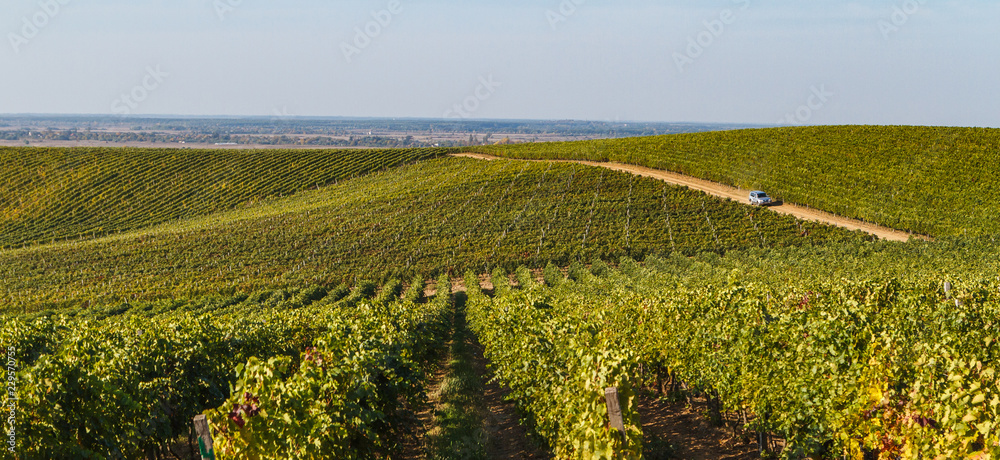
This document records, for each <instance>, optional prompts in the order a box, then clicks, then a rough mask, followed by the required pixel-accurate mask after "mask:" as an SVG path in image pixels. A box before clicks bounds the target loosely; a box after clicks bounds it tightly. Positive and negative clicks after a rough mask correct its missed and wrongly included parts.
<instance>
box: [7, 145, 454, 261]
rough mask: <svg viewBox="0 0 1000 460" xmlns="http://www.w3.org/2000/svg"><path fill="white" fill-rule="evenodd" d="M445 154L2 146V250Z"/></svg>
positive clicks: (221, 206)
mask: <svg viewBox="0 0 1000 460" xmlns="http://www.w3.org/2000/svg"><path fill="white" fill-rule="evenodd" d="M442 152H443V150H440V149H424V150H266V151H235V150H208V151H200V150H199V151H192V150H169V149H99V148H73V149H51V148H0V249H6V248H10V247H21V246H26V245H32V244H38V243H49V242H52V241H55V240H65V239H79V238H93V237H99V236H104V235H108V234H113V233H118V232H122V231H129V230H134V229H138V228H143V227H146V226H149V225H154V224H158V223H162V222H168V221H171V220H175V219H183V218H189V217H194V216H201V215H206V214H210V213H213V212H218V211H223V210H227V209H233V208H236V207H239V206H242V205H247V204H251V203H254V202H258V201H261V200H265V199H267V198H269V197H276V196H281V195H288V194H291V193H295V192H299V191H302V190H305V189H307V188H310V187H317V186H322V185H327V184H330V183H332V182H334V181H337V180H342V179H346V178H350V177H353V176H358V175H362V174H366V173H369V172H371V171H376V170H379V169H383V168H386V167H391V166H396V165H399V164H402V163H407V162H411V161H415V160H419V159H425V158H430V157H434V156H438V155H440V154H441V153H442Z"/></svg>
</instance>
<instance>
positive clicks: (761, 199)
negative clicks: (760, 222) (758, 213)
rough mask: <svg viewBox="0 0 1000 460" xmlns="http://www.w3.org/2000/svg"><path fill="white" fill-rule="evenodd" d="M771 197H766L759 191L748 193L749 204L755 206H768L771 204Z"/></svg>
mask: <svg viewBox="0 0 1000 460" xmlns="http://www.w3.org/2000/svg"><path fill="white" fill-rule="evenodd" d="M772 203H773V201H771V197H769V196H767V194H766V193H764V192H762V191H760V190H754V191H752V192H750V204H753V205H757V206H768V205H770V204H772Z"/></svg>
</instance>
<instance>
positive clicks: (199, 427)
mask: <svg viewBox="0 0 1000 460" xmlns="http://www.w3.org/2000/svg"><path fill="white" fill-rule="evenodd" d="M194 430H195V432H196V433H197V434H198V453H200V454H201V460H215V446H214V443H213V442H212V429H211V428H209V427H208V418H207V417H205V414H200V415H197V416H195V418H194Z"/></svg>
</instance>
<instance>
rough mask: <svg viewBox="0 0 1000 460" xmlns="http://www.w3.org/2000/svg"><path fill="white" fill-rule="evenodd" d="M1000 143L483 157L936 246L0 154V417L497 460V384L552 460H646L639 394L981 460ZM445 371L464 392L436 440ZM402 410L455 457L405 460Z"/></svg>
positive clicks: (652, 195)
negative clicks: (791, 212) (201, 423)
mask: <svg viewBox="0 0 1000 460" xmlns="http://www.w3.org/2000/svg"><path fill="white" fill-rule="evenodd" d="M996 133H997V131H996V130H977V129H958V128H896V127H821V128H787V129H786V128H783V129H768V130H750V131H733V132H724V133H706V134H696V135H677V136H666V137H655V138H637V139H619V140H606V141H592V142H583V143H564V144H530V145H517V146H491V147H483V148H481V149H477V150H478V151H481V152H485V153H492V154H497V155H503V156H510V157H518V158H579V159H589V160H601V161H607V160H612V161H622V162H629V163H635V164H640V165H645V166H650V167H657V168H663V169H669V170H673V171H678V172H682V173H685V174H690V175H693V176H697V177H702V178H707V179H711V180H716V181H720V182H725V183H729V184H733V185H737V186H741V187H745V188H762V189H765V190H767V191H769V192H771V193H772V194H773V195H777V196H778V197H779V198H783V199H785V200H787V201H790V202H795V203H800V204H806V205H809V206H813V207H817V208H820V209H823V210H826V211H830V212H835V213H838V214H842V215H845V216H852V217H858V218H863V219H865V220H869V221H874V222H878V223H881V224H883V225H887V226H889V227H893V228H897V229H901V230H909V231H916V232H921V233H926V234H929V235H933V236H934V237H935V238H934V240H933V241H923V240H917V239H911V241H909V242H907V243H899V242H888V241H879V240H877V239H875V238H873V237H872V236H871V235H868V234H864V233H861V232H851V231H847V230H844V229H841V228H838V227H832V226H827V225H823V224H819V223H814V222H805V221H801V220H797V219H795V218H793V217H790V216H787V215H784V214H779V213H776V212H773V211H772V210H769V209H767V208H757V207H752V206H747V205H745V204H743V203H738V202H734V201H731V200H725V199H719V198H715V197H711V196H708V195H706V194H704V193H701V192H696V191H693V190H690V189H687V188H684V187H677V186H673V185H669V184H666V183H664V182H660V181H657V180H654V179H648V178H640V177H638V176H633V175H629V174H625V173H619V172H613V171H610V170H606V169H604V168H597V167H590V166H584V165H579V164H573V163H552V162H534V161H519V160H517V159H502V160H497V161H481V160H473V159H466V158H454V157H442V155H443V154H445V153H448V152H449V151H445V150H441V149H436V150H408V151H389V150H385V151H333V150H330V151H318V150H317V151H295V152H293V151H259V152H232V151H210V152H190V151H169V150H141V149H123V150H114V149H65V150H63V149H27V148H26V149H0V163H2V164H3V165H4V168H3V169H0V184H4V185H3V188H0V210H2V211H3V213H2V216H3V217H2V220H0V228H2V229H3V233H2V239H0V321H2V323H3V327H2V328H0V346H2V347H3V348H4V349H6V350H13V351H9V352H8V353H15V354H16V356H17V358H16V359H17V361H18V364H17V370H16V378H17V379H16V382H17V388H16V395H17V399H14V398H13V395H12V394H11V393H10V392H9V391H8V392H7V393H5V394H4V396H3V397H2V398H0V404H2V405H3V407H5V408H6V407H11V405H13V406H14V407H15V413H16V414H17V418H16V429H17V430H16V431H17V432H18V433H19V435H18V436H20V437H19V438H18V439H21V440H24V442H23V443H22V444H21V446H22V447H21V449H22V450H21V451H20V452H19V453H18V458H32V459H34V458H142V457H146V458H175V457H176V456H178V455H177V453H178V452H181V451H184V450H185V449H187V450H190V449H191V448H192V447H191V446H192V441H191V439H190V438H189V433H190V428H191V420H192V418H193V417H194V416H195V415H198V414H206V415H207V416H208V417H209V422H210V425H211V427H212V430H213V432H214V436H215V442H216V446H217V454H218V458H359V459H361V458H364V459H368V458H377V459H390V458H414V455H415V456H416V458H486V457H485V456H486V454H487V452H486V451H485V446H486V445H487V443H486V441H485V440H484V437H488V436H489V433H488V431H489V430H486V429H485V428H484V427H485V423H486V422H485V421H484V420H482V419H483V418H484V417H485V415H484V411H483V407H481V406H476V407H469V408H460V407H457V406H455V404H458V403H457V401H462V403H461V404H474V403H478V404H481V403H482V399H483V395H482V394H476V392H483V391H484V390H483V384H482V382H485V381H488V380H489V379H490V377H495V379H496V380H495V381H496V382H498V383H499V384H501V385H503V386H504V387H506V388H507V389H508V390H509V397H508V398H509V399H510V400H511V401H512V402H513V404H514V405H516V406H517V409H518V410H517V411H515V412H516V413H517V414H518V416H520V417H521V420H520V423H521V424H522V425H523V426H525V427H526V429H527V430H528V431H529V432H530V433H531V434H532V439H538V440H541V441H540V442H541V443H542V445H541V446H540V448H541V449H542V450H547V451H548V452H550V453H551V454H552V455H553V456H554V457H555V458H560V459H561V458H609V459H610V458H627V459H637V458H640V456H642V455H647V456H651V455H653V454H657V452H651V451H649V449H651V448H652V447H651V446H652V445H654V444H653V443H648V442H647V441H648V439H646V437H645V434H644V432H643V430H644V428H643V427H644V424H646V423H647V422H649V420H645V419H643V414H642V413H641V412H639V410H638V403H637V399H636V398H637V397H638V395H640V394H646V395H647V396H645V397H662V398H665V399H675V400H678V399H679V400H685V399H688V398H697V399H699V400H704V401H707V403H706V404H707V406H705V407H707V408H708V409H707V410H706V411H705V413H704V416H705V417H707V420H709V421H710V423H718V424H721V423H728V424H729V425H728V426H726V430H727V432H731V433H732V434H733V436H734V437H745V438H748V439H750V438H753V439H758V440H764V439H780V440H781V442H779V443H770V442H767V443H766V444H767V445H764V446H761V447H762V449H763V450H764V451H765V452H764V454H765V455H770V456H772V457H780V458H786V459H796V460H798V459H802V458H807V457H808V458H813V459H826V458H829V459H837V458H851V459H863V458H866V457H865V456H866V455H867V456H868V457H867V458H872V457H871V456H872V455H873V454H879V453H881V454H882V458H904V459H918V458H977V459H979V460H985V459H988V458H1000V457H998V456H1000V426H997V423H996V421H997V420H1000V379H998V377H997V375H996V372H997V371H998V370H1000V345H998V342H997V341H998V339H1000V334H998V333H997V330H998V326H1000V278H998V273H1000V257H998V255H1000V242H998V241H997V240H996V236H998V233H1000V232H998V231H997V230H998V228H997V227H996V226H997V225H998V224H997V222H998V220H997V217H998V214H1000V187H997V185H998V184H997V183H996V177H998V175H997V172H998V171H997V168H998V167H997V165H996V163H995V160H996V158H1000V155H998V152H997V148H998V147H997V146H998V145H1000V144H998V143H997V142H996V140H997V136H996ZM637 261H639V262H637ZM481 281H482V282H483V283H482V284H481ZM453 284H454V287H455V295H452V289H451V288H452V285H453ZM425 288H430V289H431V290H432V291H433V293H425ZM466 300H467V301H466ZM466 321H468V323H467V324H466ZM480 345H481V348H480ZM449 350H450V351H449ZM451 353H453V354H451ZM456 356H457V357H456ZM477 356H478V358H477ZM446 357H448V359H449V360H451V361H450V362H449V363H448V364H447V365H445V366H442V363H443V362H445V361H442V360H444V359H445V358H446ZM475 359H482V360H488V364H489V368H490V370H491V373H492V374H490V375H486V374H484V375H481V376H477V375H475V373H476V372H477V371H476V369H477V368H476V367H475V366H474V365H473V361H474V360H475ZM452 373H461V376H458V375H452ZM436 374H448V375H445V376H444V377H443V381H444V382H453V383H448V384H447V385H456V386H455V387H453V388H444V389H442V390H441V391H440V394H442V395H444V396H443V397H444V398H446V399H447V401H444V402H443V403H442V404H444V405H443V406H442V407H447V408H446V409H441V410H440V411H437V412H435V411H434V410H432V409H427V408H426V405H428V404H430V403H429V398H430V396H429V389H430V388H431V386H432V385H434V382H435V379H436V378H437V377H435V375H436ZM477 377H481V378H477ZM609 386H615V387H617V388H618V389H619V393H620V395H621V396H622V399H621V406H622V409H623V413H624V423H625V437H624V438H623V437H622V435H621V433H618V432H617V431H615V430H612V429H610V428H609V422H608V413H607V409H606V406H605V400H604V397H605V396H604V390H605V388H606V387H609ZM650 391H653V392H654V393H655V394H654V396H648V395H649V394H650ZM421 410H426V411H427V412H428V413H429V414H430V415H429V417H431V418H432V419H434V420H432V421H433V423H432V424H433V425H436V426H438V427H440V429H441V430H442V431H441V432H440V433H438V435H436V437H432V441H429V442H430V444H428V445H427V446H424V447H425V448H426V450H425V451H423V453H422V454H414V453H413V452H412V450H413V449H414V447H413V446H412V444H413V442H411V441H413V439H414V432H415V431H420V430H421V429H422V428H421V427H420V426H415V425H414V424H415V423H417V422H415V421H414V420H416V418H417V415H416V414H417V413H418V412H420V411H421ZM734 420H736V421H738V422H733V421H734ZM626 440H627V442H625V441H626ZM782 446H783V447H782ZM417 448H418V449H419V448H420V447H419V446H418V447H417ZM404 451H405V452H407V453H406V454H405V456H404V455H403V452H404ZM985 454H989V455H990V456H985ZM5 455H6V454H5ZM182 456H183V455H182ZM977 456H978V457H977Z"/></svg>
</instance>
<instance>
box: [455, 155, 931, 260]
mask: <svg viewBox="0 0 1000 460" xmlns="http://www.w3.org/2000/svg"><path fill="white" fill-rule="evenodd" d="M451 156H454V157H462V158H475V159H478V160H488V161H492V160H517V161H548V162H555V163H577V164H582V165H587V166H594V167H598V168H605V169H610V170H612V171H620V172H627V173H631V174H635V175H638V176H642V177H651V178H653V179H659V180H662V181H665V182H669V183H671V184H674V185H683V186H687V187H688V188H690V189H693V190H699V191H702V192H705V193H708V194H709V195H714V196H717V197H721V198H730V199H732V200H735V201H737V202H740V203H745V202H746V201H747V199H748V197H749V196H750V191H749V190H741V189H738V188H736V187H730V186H728V185H723V184H720V183H717V182H712V181H707V180H704V179H698V178H696V177H691V176H685V175H683V174H677V173H674V172H670V171H664V170H661V169H652V168H646V167H643V166H635V165H630V164H624V163H614V162H608V163H604V162H597V161H584V160H521V159H514V158H502V157H497V156H492V155H484V154H479V153H456V154H452V155H451ZM770 209H771V210H772V211H775V212H780V213H782V214H788V215H792V216H795V217H798V218H799V219H804V220H810V221H815V222H822V223H824V224H830V225H835V226H838V227H843V228H846V229H848V230H861V231H863V232H865V233H868V234H871V235H875V236H877V237H879V238H882V239H885V240H890V241H904V242H905V241H908V240H909V239H910V236H913V237H914V238H920V239H924V240H929V238H927V237H925V236H920V235H911V234H909V233H907V232H903V231H899V230H894V229H891V228H888V227H883V226H880V225H875V224H870V223H868V222H862V221H860V220H856V219H849V218H847V217H843V216H838V215H836V214H831V213H828V212H826V211H820V210H818V209H813V208H808V207H805V206H801V205H796V204H790V203H782V204H781V205H780V206H772V207H770Z"/></svg>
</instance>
